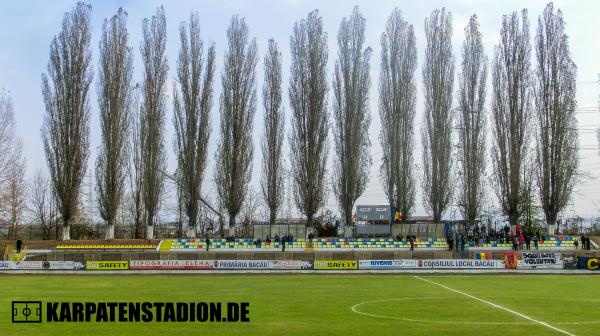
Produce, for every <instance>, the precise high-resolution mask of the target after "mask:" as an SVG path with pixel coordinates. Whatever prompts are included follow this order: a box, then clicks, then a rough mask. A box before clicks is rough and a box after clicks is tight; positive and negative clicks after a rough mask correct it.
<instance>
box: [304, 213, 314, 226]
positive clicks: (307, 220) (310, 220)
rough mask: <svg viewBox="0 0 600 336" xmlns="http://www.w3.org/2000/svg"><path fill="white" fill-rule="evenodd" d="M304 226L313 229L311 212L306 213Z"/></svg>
mask: <svg viewBox="0 0 600 336" xmlns="http://www.w3.org/2000/svg"><path fill="white" fill-rule="evenodd" d="M306 226H307V227H309V228H313V229H314V223H313V214H311V213H309V214H307V215H306Z"/></svg>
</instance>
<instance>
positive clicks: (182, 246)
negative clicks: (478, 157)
mask: <svg viewBox="0 0 600 336" xmlns="http://www.w3.org/2000/svg"><path fill="white" fill-rule="evenodd" d="M282 245H283V244H282V243H281V242H274V241H272V242H269V243H267V242H262V243H261V244H260V245H257V244H254V241H253V240H252V239H235V241H233V242H231V241H227V240H226V239H219V238H217V239H211V240H210V249H211V250H281V249H282V248H283V246H282ZM312 245H313V246H312V247H313V248H314V249H317V250H335V249H399V248H405V249H408V248H410V243H409V242H408V241H396V240H394V239H393V238H315V239H313V242H312ZM308 246H309V242H307V240H306V239H294V240H293V241H292V242H287V243H286V249H289V250H295V249H299V250H300V249H302V250H304V249H306V248H307V247H308ZM415 248H429V249H447V248H448V245H447V244H446V242H445V241H441V240H437V239H435V238H431V239H426V240H422V239H417V241H416V242H415ZM194 249H206V242H205V240H204V239H164V240H162V241H161V243H160V245H159V248H158V250H159V251H164V252H166V251H188V250H194Z"/></svg>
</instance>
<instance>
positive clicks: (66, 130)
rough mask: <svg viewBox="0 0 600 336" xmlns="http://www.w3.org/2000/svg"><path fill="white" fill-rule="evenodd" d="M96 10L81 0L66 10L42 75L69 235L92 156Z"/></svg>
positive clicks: (54, 171) (50, 152)
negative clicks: (93, 18) (92, 46)
mask: <svg viewBox="0 0 600 336" xmlns="http://www.w3.org/2000/svg"><path fill="white" fill-rule="evenodd" d="M91 10H92V8H91V6H89V5H86V4H84V3H82V2H79V3H77V5H76V6H75V8H74V9H73V11H72V12H69V13H66V14H65V16H64V18H63V22H62V30H61V32H60V33H59V34H58V36H56V37H54V39H53V40H52V43H51V44H50V61H49V62H48V74H42V94H43V96H44V102H45V104H46V117H45V120H44V125H43V126H42V139H43V142H44V150H45V152H46V158H47V160H48V167H49V170H50V178H51V180H52V185H53V190H54V195H55V196H56V198H57V203H58V208H59V211H60V213H61V216H62V221H63V225H62V239H63V240H69V239H70V225H71V223H72V221H73V220H74V216H75V214H76V211H77V205H78V204H79V194H80V187H81V182H82V179H83V177H84V174H85V172H86V166H87V159H88V155H89V154H88V149H89V140H88V137H89V119H90V108H89V101H88V92H89V89H90V84H91V82H92V69H91V57H92V55H91V51H90V39H91V26H90V13H91Z"/></svg>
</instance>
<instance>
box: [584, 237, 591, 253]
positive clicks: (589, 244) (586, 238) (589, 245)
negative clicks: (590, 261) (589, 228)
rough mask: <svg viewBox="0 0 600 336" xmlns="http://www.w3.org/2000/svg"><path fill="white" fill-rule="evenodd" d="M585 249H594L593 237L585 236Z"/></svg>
mask: <svg viewBox="0 0 600 336" xmlns="http://www.w3.org/2000/svg"><path fill="white" fill-rule="evenodd" d="M585 249H586V250H591V249H592V246H591V239H590V237H588V236H587V235H586V236H585Z"/></svg>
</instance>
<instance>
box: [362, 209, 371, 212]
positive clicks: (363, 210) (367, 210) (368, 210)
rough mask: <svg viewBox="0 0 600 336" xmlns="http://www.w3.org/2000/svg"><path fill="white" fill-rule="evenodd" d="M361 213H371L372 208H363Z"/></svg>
mask: <svg viewBox="0 0 600 336" xmlns="http://www.w3.org/2000/svg"><path fill="white" fill-rule="evenodd" d="M360 211H362V212H371V208H361V209H360Z"/></svg>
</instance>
